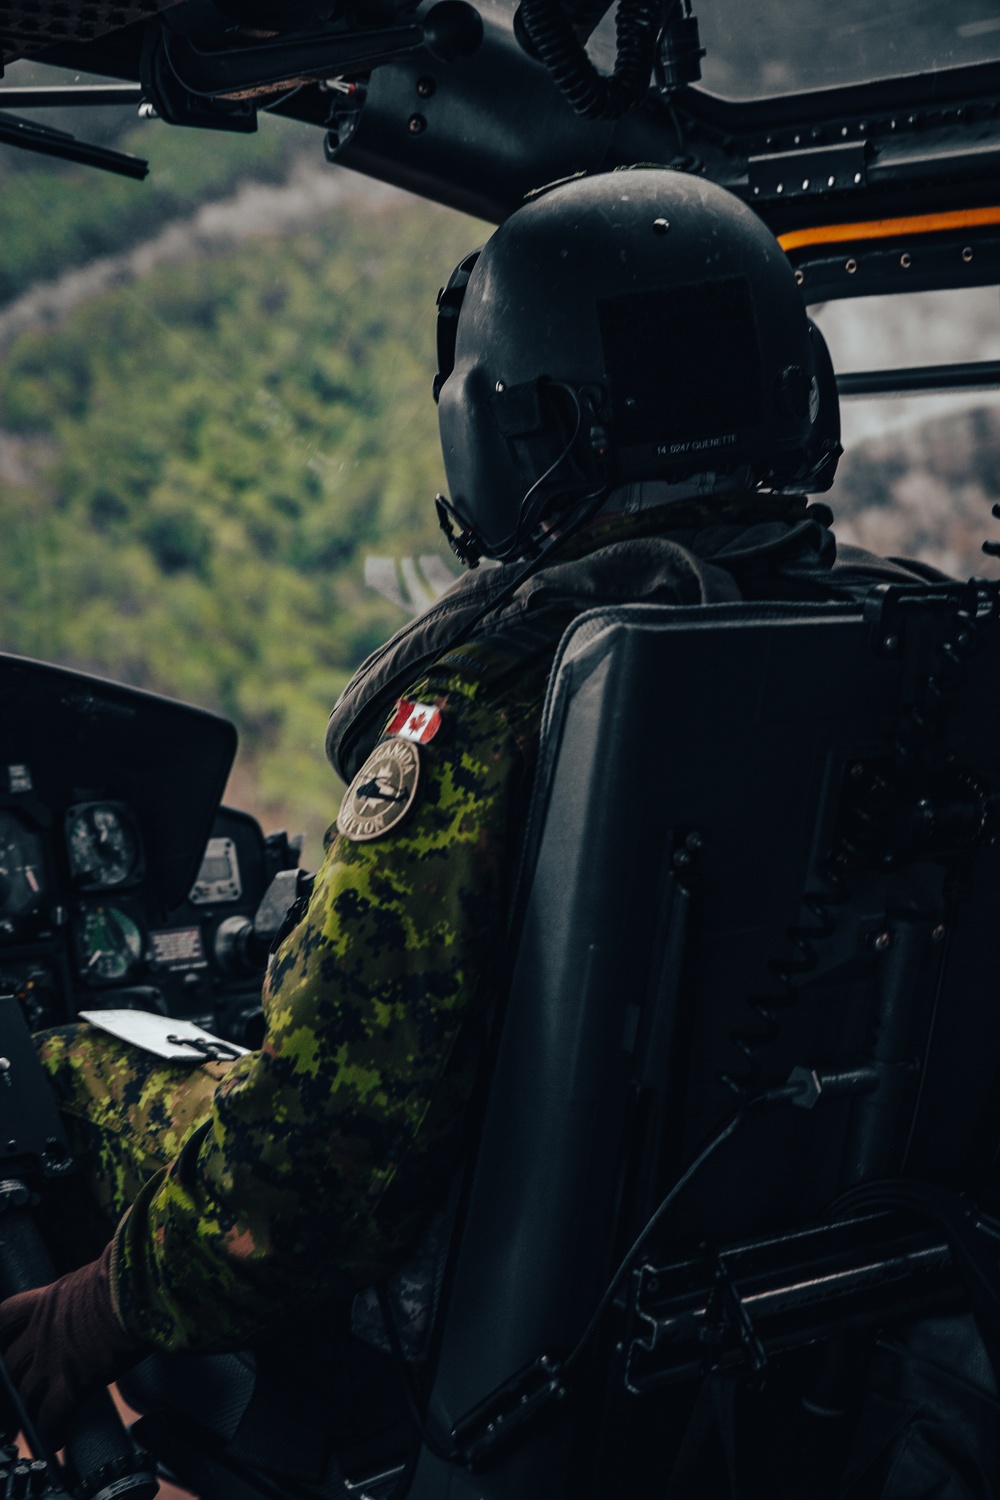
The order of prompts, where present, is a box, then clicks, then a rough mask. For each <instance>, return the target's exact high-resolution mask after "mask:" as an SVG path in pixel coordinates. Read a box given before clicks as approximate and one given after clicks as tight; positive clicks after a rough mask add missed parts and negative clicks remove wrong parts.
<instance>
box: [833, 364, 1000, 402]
mask: <svg viewBox="0 0 1000 1500" xmlns="http://www.w3.org/2000/svg"><path fill="white" fill-rule="evenodd" d="M837 390H838V391H839V393H840V396H841V398H842V399H846V400H850V399H851V398H853V397H859V396H919V395H929V394H931V393H932V392H942V391H995V390H1000V359H984V360H976V361H973V362H971V363H966V364H954V365H914V366H913V367H912V368H911V369H903V370H859V371H857V372H852V373H851V374H848V375H838V376H837Z"/></svg>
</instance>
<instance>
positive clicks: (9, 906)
mask: <svg viewBox="0 0 1000 1500" xmlns="http://www.w3.org/2000/svg"><path fill="white" fill-rule="evenodd" d="M43 893H44V875H43V873H42V846H41V841H40V839H39V838H38V835H37V834H35V833H32V832H31V830H30V829H29V828H27V827H25V825H24V824H23V823H22V822H21V820H20V818H18V817H16V816H15V815H14V813H9V812H0V917H8V918H9V917H17V916H20V915H21V914H22V913H23V912H26V911H32V910H33V909H34V908H35V907H36V906H37V905H38V903H39V901H40V900H41V898H42V895H43Z"/></svg>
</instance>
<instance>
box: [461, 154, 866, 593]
mask: <svg viewBox="0 0 1000 1500" xmlns="http://www.w3.org/2000/svg"><path fill="white" fill-rule="evenodd" d="M438 302H439V316H438V374H437V377H436V379H435V382H434V394H435V397H436V398H437V399H438V405H439V418H440V428H441V443H442V448H443V451H444V463H445V472H446V474H447V477H448V485H449V488H450V493H451V498H450V501H446V500H444V498H443V497H439V502H438V505H439V513H440V515H441V520H442V525H443V526H444V527H445V530H446V531H450V534H451V541H452V545H453V546H454V547H455V549H456V551H457V552H458V553H459V556H461V557H462V558H463V560H464V561H466V562H468V563H470V564H472V565H474V564H475V562H476V561H477V560H478V558H479V557H480V556H488V557H495V558H500V559H504V560H506V559H512V558H516V557H523V556H530V555H532V554H533V553H534V551H535V550H536V549H537V545H538V543H539V541H540V539H541V537H542V536H544V535H545V534H546V533H547V532H548V531H550V530H551V528H552V525H553V522H554V521H555V520H557V519H558V518H559V517H560V516H564V515H566V514H567V513H568V512H569V511H570V510H572V509H574V508H579V506H580V504H581V502H583V501H585V500H586V499H587V497H588V496H600V495H601V494H602V493H608V492H609V491H610V490H612V489H613V488H615V487H616V486H618V485H624V484H628V483H630V482H632V481H635V480H640V479H642V480H646V479H663V480H666V481H668V482H672V483H678V484H680V483H682V482H683V481H685V480H689V479H691V478H692V476H695V475H698V476H701V482H700V484H699V488H700V489H701V490H702V491H705V490H706V489H708V490H711V489H712V488H725V487H726V486H727V484H728V485H731V484H732V482H733V476H737V475H740V474H744V475H745V476H746V487H747V488H748V489H762V490H778V491H783V490H789V489H792V490H796V489H801V490H811V491H816V490H821V489H827V488H829V485H830V484H831V483H832V481H833V473H834V470H835V468H836V460H837V457H838V456H839V453H840V445H839V441H838V438H839V418H838V414H837V397H836V386H835V384H834V381H833V372H832V367H831V366H830V360H829V355H828V353H827V352H826V349H825V346H824V345H823V340H822V336H821V335H820V334H819V332H818V330H816V329H814V328H813V327H812V325H811V324H810V323H809V320H808V318H807V316H806V312H805V308H804V306H803V303H802V298H801V294H800V292H799V289H798V287H797V285H796V282H795V276H794V273H793V271H792V269H791V267H790V266H789V264H788V261H787V260H786V258H785V256H784V253H783V252H782V250H781V248H780V246H779V245H778V243H777V241H776V240H775V239H774V237H773V235H772V234H771V232H770V231H769V230H768V229H767V228H766V226H765V225H764V224H763V223H762V221H761V220H760V219H759V218H758V217H757V215H756V214H755V213H753V212H752V210H751V209H749V208H748V207H747V206H746V205H745V204H743V203H742V202H740V200H739V199H738V198H735V197H734V196H733V195H732V194H731V193H728V192H726V191H725V190H724V189H723V188H720V187H717V186H716V185H715V184H714V183H711V182H707V181H704V180H703V179H701V178H698V177H692V176H690V175H688V174H686V173H683V172H677V171H671V170H669V169H666V168H660V167H636V168H631V169H627V170H621V171H615V172H609V173H604V174H601V175H599V176H591V177H587V176H581V177H579V178H575V179H572V180H570V181H567V182H565V183H561V184H557V185H556V186H554V187H552V188H550V189H548V190H546V191H544V192H543V193H541V194H539V195H538V196H536V197H535V198H533V199H532V200H531V201H529V202H528V203H526V204H525V205H524V206H523V207H521V208H519V209H518V210H517V211H516V212H515V213H514V214H512V215H511V217H510V218H509V219H507V220H506V221H505V222H504V223H503V224H502V225H501V226H500V228H499V229H498V230H497V231H496V233H495V234H494V235H493V236H492V238H491V239H490V240H489V241H488V243H487V244H486V245H485V247H484V248H483V249H482V250H481V251H476V252H473V254H471V255H469V256H467V257H466V258H465V260H463V261H462V262H461V264H460V265H459V266H458V267H457V269H456V271H455V273H454V274H453V276H452V278H451V280H450V282H449V283H448V286H447V287H446V288H445V289H444V290H443V291H442V293H441V294H440V296H439V299H438ZM456 526H457V527H458V529H459V533H460V534H459V535H457V536H456V535H455V527H456Z"/></svg>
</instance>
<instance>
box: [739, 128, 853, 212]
mask: <svg viewBox="0 0 1000 1500" xmlns="http://www.w3.org/2000/svg"><path fill="white" fill-rule="evenodd" d="M866 148H867V142H866V141H843V142H840V143H838V144H837V145H836V146H814V147H809V148H808V149H807V150H805V151H781V152H777V153H775V154H773V155H767V156H751V157H750V158H749V161H748V163H747V173H748V177H749V183H750V196H751V198H759V199H762V200H765V201H773V200H774V199H776V198H810V197H811V198H815V197H816V196H818V195H819V194H821V193H842V192H857V191H859V190H860V189H863V188H864V186H865V182H866V171H865V163H866V160H867V149H866Z"/></svg>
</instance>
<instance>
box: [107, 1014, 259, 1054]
mask: <svg viewBox="0 0 1000 1500" xmlns="http://www.w3.org/2000/svg"><path fill="white" fill-rule="evenodd" d="M79 1018H80V1020H81V1021H89V1022H90V1025H91V1026H96V1027H97V1028H98V1030H99V1031H107V1032H108V1033H109V1034H110V1035H111V1036H116V1037H118V1038H119V1040H120V1041H123V1042H128V1043H129V1044H130V1045H131V1046H133V1047H139V1048H141V1050H142V1051H143V1052H151V1053H152V1054H153V1056H154V1057H162V1058H163V1059H164V1060H165V1061H166V1062H186V1063H203V1062H227V1061H229V1060H230V1059H232V1058H237V1057H246V1056H247V1053H248V1051H249V1048H247V1047H239V1046H237V1044H236V1043H235V1042H224V1041H223V1040H222V1039H221V1037H217V1036H213V1035H212V1033H211V1032H210V1031H203V1030H202V1028H201V1027H200V1026H196V1025H195V1024H194V1022H193V1021H180V1020H178V1019H177V1018H176V1017H174V1016H159V1015H156V1014H155V1012H153V1011H148V1010H81V1011H80V1013H79Z"/></svg>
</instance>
